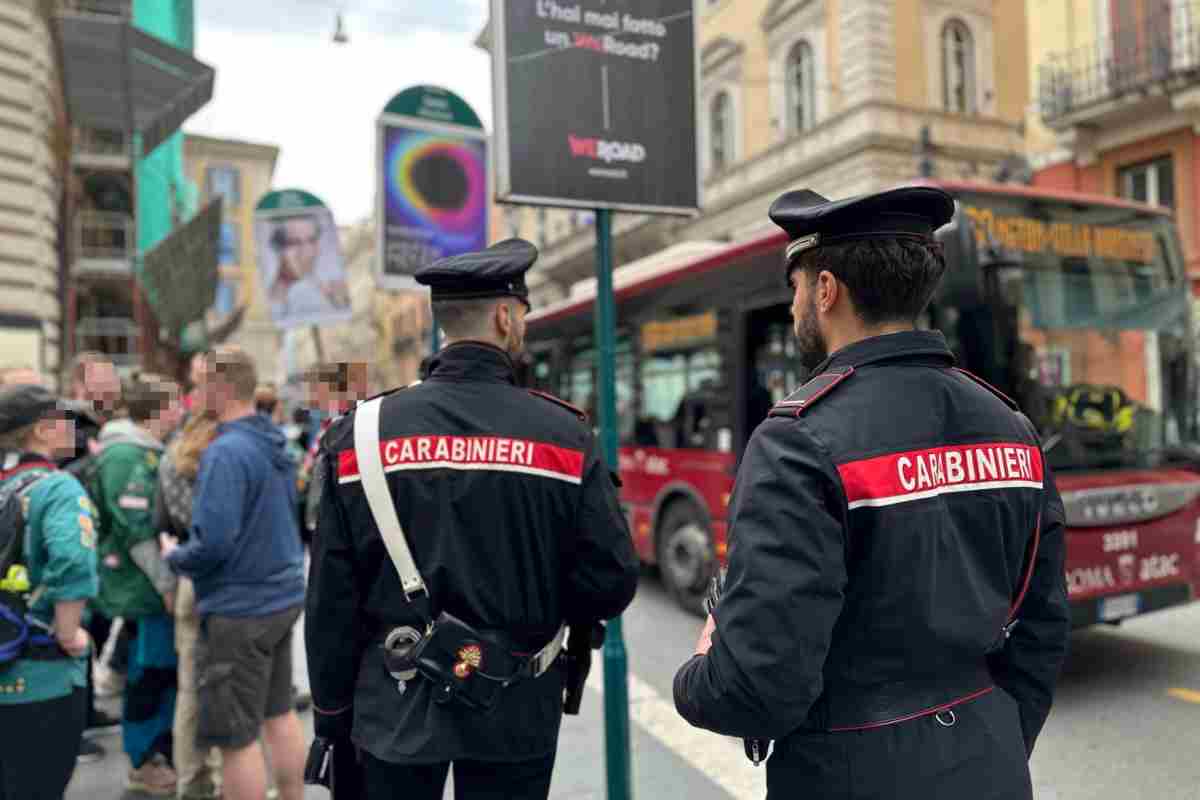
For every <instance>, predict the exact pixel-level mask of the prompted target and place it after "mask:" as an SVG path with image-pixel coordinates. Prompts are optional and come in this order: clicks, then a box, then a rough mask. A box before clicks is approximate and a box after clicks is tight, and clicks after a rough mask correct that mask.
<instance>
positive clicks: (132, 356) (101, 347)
mask: <svg viewBox="0 0 1200 800" xmlns="http://www.w3.org/2000/svg"><path fill="white" fill-rule="evenodd" d="M137 336H138V327H137V323H136V322H134V321H133V320H132V319H130V318H128V317H80V318H79V319H78V320H76V321H75V348H76V351H77V352H80V351H84V350H98V351H99V352H102V353H104V354H105V355H106V356H108V358H109V360H111V361H112V362H113V363H114V364H116V365H117V366H118V367H134V366H137V364H138V360H139V357H138V353H137Z"/></svg>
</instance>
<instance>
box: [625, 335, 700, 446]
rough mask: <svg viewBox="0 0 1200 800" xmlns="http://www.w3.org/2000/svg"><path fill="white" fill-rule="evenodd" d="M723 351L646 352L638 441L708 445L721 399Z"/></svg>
mask: <svg viewBox="0 0 1200 800" xmlns="http://www.w3.org/2000/svg"><path fill="white" fill-rule="evenodd" d="M720 371H721V356H720V353H718V352H717V350H716V348H713V347H706V348H701V349H698V350H692V351H690V352H689V351H685V352H674V353H651V354H646V355H643V356H642V363H641V373H642V380H641V384H642V402H641V408H640V409H639V417H640V418H639V420H638V429H637V435H636V436H635V439H636V441H637V443H638V444H641V445H643V446H650V447H708V446H711V445H710V444H709V442H708V440H709V438H711V437H712V436H715V430H716V428H717V427H718V425H717V423H718V420H717V419H716V418H715V413H716V412H717V410H718V406H719V405H720V399H719V397H718V394H719V384H720Z"/></svg>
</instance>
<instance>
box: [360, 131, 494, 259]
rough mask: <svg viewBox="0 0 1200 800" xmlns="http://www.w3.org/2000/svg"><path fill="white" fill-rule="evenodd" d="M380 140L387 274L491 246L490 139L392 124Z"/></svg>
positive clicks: (384, 254) (384, 248) (384, 253)
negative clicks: (488, 198)
mask: <svg viewBox="0 0 1200 800" xmlns="http://www.w3.org/2000/svg"><path fill="white" fill-rule="evenodd" d="M381 144H382V153H381V155H382V159H383V163H382V164H381V167H382V169H383V187H382V188H383V193H384V198H383V200H384V203H383V207H384V219H383V225H384V229H383V250H384V252H383V271H384V275H385V276H388V277H399V276H411V275H412V273H413V272H414V271H415V270H416V269H417V268H418V267H420V266H422V265H424V264H427V263H429V262H430V261H433V260H436V259H438V258H443V257H445V256H451V255H457V254H459V253H465V252H469V251H472V250H481V249H483V248H484V247H486V246H487V196H488V181H487V149H486V142H485V141H483V140H482V139H478V138H468V137H465V136H455V135H454V134H451V133H440V132H431V131H427V130H416V129H412V128H407V127H404V126H392V125H388V126H386V127H385V128H384V129H383V136H382V142H381Z"/></svg>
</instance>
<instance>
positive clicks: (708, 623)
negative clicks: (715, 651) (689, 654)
mask: <svg viewBox="0 0 1200 800" xmlns="http://www.w3.org/2000/svg"><path fill="white" fill-rule="evenodd" d="M716 629H717V621H716V620H714V619H713V615H712V614H709V615H708V619H706V620H705V621H704V630H702V631H700V639H699V640H698V641H697V642H696V655H698V656H703V655H707V654H708V651H709V649H710V648H711V647H712V635H713V631H715V630H716Z"/></svg>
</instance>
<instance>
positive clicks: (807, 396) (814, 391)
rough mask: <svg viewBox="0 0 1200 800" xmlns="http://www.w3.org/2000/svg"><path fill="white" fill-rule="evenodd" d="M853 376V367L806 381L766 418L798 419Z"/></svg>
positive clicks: (780, 402) (830, 371)
mask: <svg viewBox="0 0 1200 800" xmlns="http://www.w3.org/2000/svg"><path fill="white" fill-rule="evenodd" d="M853 374H854V367H835V368H833V369H830V370H826V371H825V372H822V373H821V374H820V375H816V376H814V377H812V378H810V379H809V380H808V382H807V383H805V384H804V385H803V386H801V387H800V388H799V389H797V390H796V391H794V392H792V393H791V394H790V395H788V396H787V397H786V398H784V399H783V400H780V401H779V402H778V403H776V404H775V406H774V407H773V408H772V409H771V413H769V414H768V415H767V416H768V417H798V416H800V415H801V414H803V413H804V412H805V411H807V410H808V409H810V408H812V407H813V406H814V405H816V404H817V401H819V400H820V399H821V398H823V397H825V396H826V395H828V394H829V393H830V392H832V391H833V390H834V389H835V388H836V387H837V386H838V384H840V383H842V381H844V380H846V379H847V378H849V377H850V376H851V375H853Z"/></svg>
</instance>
